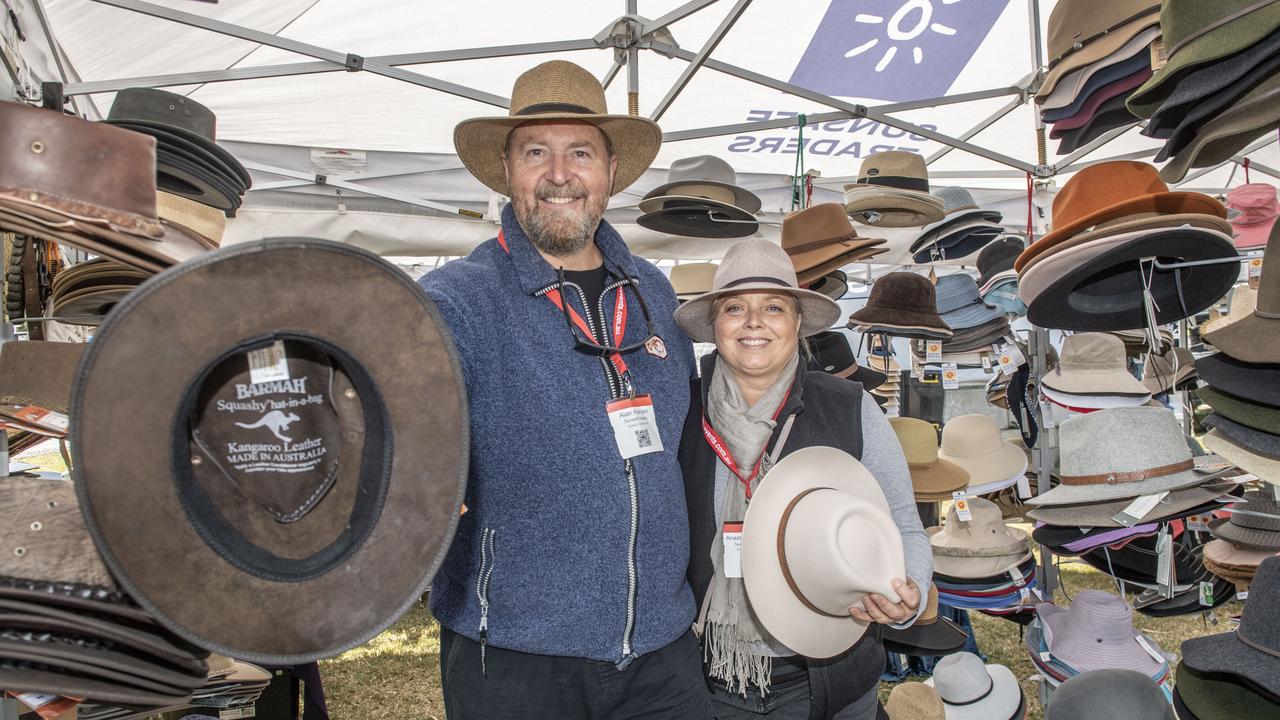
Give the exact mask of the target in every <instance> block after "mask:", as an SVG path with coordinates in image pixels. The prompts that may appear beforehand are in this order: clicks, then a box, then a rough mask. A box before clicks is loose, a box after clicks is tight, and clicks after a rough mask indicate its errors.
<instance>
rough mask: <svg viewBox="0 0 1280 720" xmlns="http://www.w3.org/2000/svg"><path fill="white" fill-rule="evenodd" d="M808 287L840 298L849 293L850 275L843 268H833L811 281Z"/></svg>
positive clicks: (837, 298)
mask: <svg viewBox="0 0 1280 720" xmlns="http://www.w3.org/2000/svg"><path fill="white" fill-rule="evenodd" d="M862 284H866V283H862ZM806 289H807V290H812V291H814V292H816V293H818V294H820V295H826V296H827V297H829V298H831V299H832V300H839V299H840V298H842V297H844V296H845V295H847V294H848V293H849V276H848V275H846V274H845V272H844V271H843V270H832V271H831V272H829V273H827V274H826V275H823V276H822V277H820V278H818V279H817V280H814V281H813V282H811V283H809V285H808V286H806Z"/></svg>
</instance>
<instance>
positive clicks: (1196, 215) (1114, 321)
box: [1014, 160, 1240, 330]
mask: <svg viewBox="0 0 1280 720" xmlns="http://www.w3.org/2000/svg"><path fill="white" fill-rule="evenodd" d="M1226 212H1227V210H1226V208H1225V207H1223V205H1222V203H1220V202H1218V201H1217V200H1215V199H1213V198H1212V197H1209V196H1208V195H1204V194H1202V193H1195V192H1171V191H1170V190H1169V187H1168V186H1167V185H1165V183H1164V181H1162V180H1161V179H1160V177H1159V175H1158V174H1157V173H1156V169H1155V168H1154V167H1152V166H1151V165H1149V164H1147V163H1141V162H1135V161H1131V160H1113V161H1109V162H1102V163H1098V164H1096V165H1090V166H1089V167H1086V168H1085V169H1083V170H1081V171H1080V172H1078V173H1076V174H1075V175H1074V176H1072V178H1071V179H1070V180H1068V181H1067V182H1066V184H1065V185H1064V186H1063V188H1062V190H1061V191H1060V192H1059V193H1058V194H1057V195H1056V196H1055V197H1054V199H1053V231H1052V232H1050V233H1048V234H1046V235H1045V236H1044V237H1042V238H1040V239H1039V240H1037V241H1035V242H1034V243H1032V244H1031V245H1030V247H1028V248H1027V249H1026V250H1024V251H1023V253H1022V255H1020V256H1018V260H1017V262H1015V263H1014V267H1015V268H1016V269H1017V270H1018V293H1019V294H1020V295H1021V296H1022V301H1023V302H1024V303H1026V305H1027V318H1028V319H1029V320H1030V321H1031V322H1032V323H1033V324H1035V325H1038V326H1040V327H1044V328H1052V329H1059V330H1131V329H1134V328H1144V327H1147V326H1148V325H1152V324H1154V325H1167V324H1169V323H1172V322H1175V321H1177V320H1181V319H1183V318H1186V317H1190V316H1192V315H1195V314H1196V313H1198V312H1200V311H1201V310H1204V309H1205V308H1208V307H1209V306H1210V305H1213V304H1214V303H1215V302H1217V301H1218V299H1219V298H1221V297H1222V296H1223V295H1225V294H1226V293H1227V291H1228V290H1230V289H1231V286H1232V285H1233V284H1234V283H1235V280H1236V277H1237V276H1238V275H1239V273H1240V268H1239V267H1238V266H1237V265H1235V264H1232V263H1220V262H1219V263H1215V264H1209V265H1197V266H1191V267H1178V268H1172V269H1167V270H1162V269H1159V268H1156V267H1155V266H1154V264H1153V263H1144V262H1142V261H1143V260H1144V259H1146V258H1159V259H1160V260H1161V261H1162V262H1165V263H1171V262H1184V261H1197V260H1221V259H1225V258H1234V257H1236V256H1237V253H1236V249H1235V245H1234V243H1233V242H1232V238H1231V231H1232V228H1231V224H1230V223H1228V222H1227V221H1226V220H1225V219H1224V218H1225V217H1226ZM1148 314H1150V316H1151V317H1148Z"/></svg>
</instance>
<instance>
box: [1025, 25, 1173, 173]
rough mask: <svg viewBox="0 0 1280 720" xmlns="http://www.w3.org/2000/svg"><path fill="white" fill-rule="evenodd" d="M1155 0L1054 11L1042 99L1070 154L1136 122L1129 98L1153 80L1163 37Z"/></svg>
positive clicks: (1044, 113)
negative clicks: (1154, 51)
mask: <svg viewBox="0 0 1280 720" xmlns="http://www.w3.org/2000/svg"><path fill="white" fill-rule="evenodd" d="M1159 19H1160V3H1159V2H1158V1H1156V0H1116V1H1115V2H1108V3H1096V2H1089V1H1088V0H1060V2H1058V3H1057V4H1056V5H1054V7H1053V11H1052V12H1050V13H1049V26H1048V50H1049V72H1048V73H1047V74H1046V75H1045V77H1044V80H1043V82H1041V84H1040V90H1039V91H1038V92H1037V93H1036V97H1035V101H1036V103H1037V104H1038V105H1039V106H1040V117H1041V119H1042V120H1043V121H1044V122H1045V123H1048V124H1051V125H1053V129H1052V131H1051V132H1050V134H1049V136H1050V137H1051V138H1054V139H1059V138H1060V139H1061V140H1062V142H1061V143H1059V145H1058V154H1059V155H1065V154H1067V153H1070V152H1074V151H1075V150H1076V149H1077V148H1079V147H1080V146H1082V145H1085V144H1086V143H1088V142H1090V141H1092V140H1094V139H1095V138H1097V137H1100V136H1101V135H1103V134H1104V133H1106V132H1107V131H1108V130H1113V129H1115V128H1119V127H1124V126H1126V125H1130V124H1132V123H1134V122H1135V121H1136V120H1137V118H1135V117H1134V116H1133V115H1132V114H1131V113H1130V112H1129V110H1128V109H1127V108H1126V107H1125V100H1126V99H1128V97H1129V95H1130V94H1131V93H1132V92H1133V91H1134V90H1135V89H1136V88H1137V87H1138V86H1139V85H1141V84H1142V83H1143V82H1145V81H1146V80H1147V79H1149V78H1150V77H1151V53H1152V45H1153V44H1154V43H1157V41H1158V40H1159V38H1160V27H1159V25H1158V24H1157V23H1158V21H1159Z"/></svg>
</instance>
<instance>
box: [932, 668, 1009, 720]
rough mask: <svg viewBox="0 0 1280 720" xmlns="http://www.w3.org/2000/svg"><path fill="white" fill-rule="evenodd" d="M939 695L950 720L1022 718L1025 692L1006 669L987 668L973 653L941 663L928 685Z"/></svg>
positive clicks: (1007, 719)
mask: <svg viewBox="0 0 1280 720" xmlns="http://www.w3.org/2000/svg"><path fill="white" fill-rule="evenodd" d="M924 684H925V685H928V686H930V687H932V688H934V689H935V690H937V691H938V696H939V697H941V698H942V702H943V704H944V705H945V706H946V711H947V720H1016V718H1021V717H1022V712H1023V698H1022V688H1021V686H1019V685H1018V678H1017V677H1015V676H1014V674H1013V672H1012V671H1011V670H1009V668H1007V667H1005V666H1004V665H984V664H983V662H982V660H981V659H980V658H979V657H978V656H977V655H974V654H973V653H969V652H959V653H955V654H953V655H948V656H946V657H944V658H942V659H941V660H939V661H938V664H937V665H936V666H934V668H933V677H931V678H929V679H928V680H925V681H924Z"/></svg>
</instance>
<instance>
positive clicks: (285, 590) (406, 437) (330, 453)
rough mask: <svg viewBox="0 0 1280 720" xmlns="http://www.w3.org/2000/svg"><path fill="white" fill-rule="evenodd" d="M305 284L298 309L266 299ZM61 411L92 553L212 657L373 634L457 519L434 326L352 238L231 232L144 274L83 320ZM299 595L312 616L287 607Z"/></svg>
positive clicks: (288, 650)
mask: <svg viewBox="0 0 1280 720" xmlns="http://www.w3.org/2000/svg"><path fill="white" fill-rule="evenodd" d="M264 278H267V279H269V282H268V281H264ZM303 295H305V296H306V297H307V298H308V299H309V302H310V303H311V305H310V307H312V308H313V309H314V310H315V312H312V313H310V314H309V315H308V316H307V317H306V318H301V319H300V317H299V316H298V314H297V313H296V312H295V311H294V310H293V309H291V308H290V307H286V305H287V304H286V305H282V304H281V303H278V302H275V301H274V300H273V299H274V298H279V297H284V296H299V297H300V296H303ZM375 307H376V311H375V310H373V309H371V308H375ZM372 312H376V313H377V315H378V317H379V318H380V322H378V323H370V322H368V318H369V314H370V313H372ZM392 325H394V326H395V327H398V328H401V329H402V330H403V332H401V333H399V334H398V335H397V336H396V338H394V339H392V340H388V338H387V337H386V334H385V332H383V330H382V328H384V327H390V326H392ZM397 347H403V348H410V347H411V348H412V352H398V351H397V350H396V348H397ZM138 348H148V351H147V352H146V353H142V354H139V353H138ZM410 358H412V364H413V365H414V369H412V370H410V369H409V368H408V367H407V365H406V364H405V363H409V362H410ZM419 364H420V366H419ZM138 388H145V389H146V392H145V393H143V392H138V391H137V389H138ZM423 398H426V399H427V400H428V403H427V406H428V407H429V411H427V412H424V411H423V402H422V401H423ZM70 410H71V412H70V415H71V432H70V435H71V438H72V440H73V442H72V444H71V452H72V460H73V462H72V467H73V477H74V479H75V481H76V490H77V496H78V498H79V500H80V505H81V509H82V511H83V514H84V518H85V524H86V525H87V527H88V528H89V532H90V533H91V535H92V536H93V538H94V541H95V543H96V545H97V546H98V549H99V551H100V552H101V553H102V556H103V559H104V560H105V562H106V564H107V567H108V568H110V570H111V572H112V574H113V575H114V576H115V577H116V578H117V580H118V581H119V582H120V585H121V587H123V588H124V589H125V590H126V591H127V592H128V593H129V595H130V596H132V597H133V598H134V599H136V600H137V601H138V602H139V603H140V604H141V605H142V606H143V607H145V608H146V609H147V610H148V611H149V612H151V613H152V614H153V615H154V616H155V617H156V618H157V619H158V620H159V621H160V622H161V623H163V624H164V625H165V627H167V628H169V629H170V630H172V631H173V632H175V633H177V634H178V635H180V636H182V637H184V638H186V639H187V640H189V641H190V642H192V643H195V644H197V645H199V646H201V647H206V648H210V649H213V650H216V651H218V652H221V653H223V654H226V655H232V656H236V657H241V658H246V659H248V660H252V661H256V662H267V663H275V664H295V663H302V662H310V661H312V660H315V659H317V658H320V657H327V656H331V655H336V654H338V653H340V652H342V651H343V650H346V649H348V648H351V647H354V646H356V645H358V644H360V643H363V642H365V641H367V640H368V639H370V638H372V637H374V636H375V635H377V634H378V633H379V632H381V631H382V630H384V629H385V628H386V627H387V626H389V625H390V624H391V623H392V622H394V621H395V619H396V618H398V617H399V616H400V615H401V614H402V613H403V612H404V611H405V610H407V609H408V608H409V607H411V606H412V604H413V603H415V602H417V600H418V598H419V597H420V596H421V594H422V592H423V590H424V589H425V588H426V587H427V585H428V584H429V583H430V582H431V579H432V576H433V575H434V573H435V570H436V568H437V567H438V566H439V564H440V562H441V560H442V558H443V556H444V553H445V551H446V550H447V548H448V545H449V541H450V539H451V538H452V535H453V531H454V528H455V527H456V525H457V522H458V517H459V508H460V507H461V502H462V494H463V491H464V489H465V485H466V448H467V420H466V417H467V415H466V400H465V396H464V391H463V386H462V375H461V371H460V366H459V362H458V359H457V354H456V351H455V350H454V347H453V343H452V340H451V339H450V337H449V334H448V331H447V329H446V328H445V326H444V323H443V321H442V320H441V319H440V315H439V312H438V310H437V309H436V307H435V305H434V303H432V301H431V300H430V299H429V298H428V297H427V296H426V295H425V294H424V293H423V292H422V290H421V289H420V288H419V287H418V286H417V285H416V284H414V283H413V282H412V281H411V280H409V279H408V278H407V277H405V276H404V274H403V273H401V272H399V271H398V270H396V269H395V268H394V267H392V266H391V265H388V264H387V263H386V262H385V261H383V260H381V259H380V258H378V257H377V256H375V255H373V254H372V253H369V252H368V251H365V250H361V249H359V248H354V247H351V246H349V245H344V244H341V243H334V242H328V241H323V240H311V239H284V238H282V239H271V240H262V241H257V242H250V243H244V244H237V245H234V246H231V247H227V248H223V249H220V250H216V251H213V252H211V253H209V254H208V255H206V256H205V257H203V258H201V259H199V260H198V261H195V262H190V263H184V264H183V265H181V266H179V267H175V268H172V269H170V270H169V271H166V272H164V273H161V274H160V275H157V276H156V277H154V278H152V279H150V280H148V281H147V282H146V283H144V284H143V285H142V286H140V287H139V288H138V289H137V290H135V291H134V292H133V293H131V294H130V295H129V297H128V298H127V299H126V300H125V301H124V302H123V303H121V304H120V305H118V306H116V308H115V310H114V311H113V312H112V313H111V316H110V317H109V318H108V319H107V321H106V322H105V323H104V324H103V325H102V327H101V328H99V330H98V332H97V333H96V334H95V336H94V341H93V343H91V344H90V345H89V347H88V349H87V350H86V352H85V354H84V357H83V358H82V360H81V362H80V365H79V368H78V370H77V376H76V381H75V385H74V386H73V388H72V393H71V408H70ZM121 428H139V429H143V428H145V431H143V430H139V431H138V432H135V433H129V434H128V438H127V439H128V442H125V441H124V439H123V438H122V435H121ZM137 508H147V518H148V520H147V523H146V525H145V527H144V528H143V529H142V530H141V531H140V530H139V526H138V524H137V521H136V513H137ZM157 543H160V544H161V545H162V546H163V547H164V548H165V551H164V552H157V550H156V547H157ZM174 558H181V559H182V561H181V562H174V560H173V559H174ZM406 568H409V569H412V570H411V571H409V572H406ZM193 587H199V588H202V591H201V592H202V596H203V597H204V598H205V599H206V600H207V602H201V603H192V602H191V596H190V589H191V588H193ZM316 597H323V598H325V609H324V610H323V611H320V614H319V615H317V614H315V613H299V612H298V608H299V607H302V606H303V605H305V604H307V603H308V602H310V599H313V598H316ZM317 628H322V630H319V631H318V630H317Z"/></svg>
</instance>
